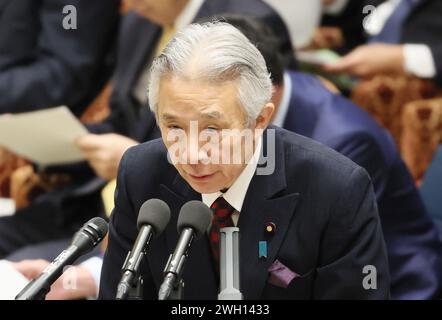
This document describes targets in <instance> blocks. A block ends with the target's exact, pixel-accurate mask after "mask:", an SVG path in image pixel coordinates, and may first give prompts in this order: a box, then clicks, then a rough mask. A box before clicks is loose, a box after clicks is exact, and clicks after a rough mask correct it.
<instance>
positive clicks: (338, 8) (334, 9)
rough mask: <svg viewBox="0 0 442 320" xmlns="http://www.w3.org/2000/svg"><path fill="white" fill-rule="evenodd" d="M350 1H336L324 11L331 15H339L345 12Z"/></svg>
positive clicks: (325, 7) (324, 8)
mask: <svg viewBox="0 0 442 320" xmlns="http://www.w3.org/2000/svg"><path fill="white" fill-rule="evenodd" d="M347 3H348V0H334V1H333V3H332V4H330V5H328V6H324V7H323V9H322V11H323V12H324V13H326V14H329V15H338V14H340V13H341V12H342V11H344V9H345V7H346V6H347Z"/></svg>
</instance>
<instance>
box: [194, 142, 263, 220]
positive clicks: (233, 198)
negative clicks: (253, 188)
mask: <svg viewBox="0 0 442 320" xmlns="http://www.w3.org/2000/svg"><path fill="white" fill-rule="evenodd" d="M261 145H262V138H261V137H260V138H259V140H258V143H257V146H256V149H255V152H254V154H253V156H252V157H251V159H250V161H249V162H248V163H247V165H246V167H245V168H244V170H243V171H242V172H241V174H240V175H239V177H238V178H237V179H236V180H235V182H234V183H233V185H232V186H231V187H230V188H229V190H227V192H226V193H224V194H223V193H222V192H221V191H218V192H214V193H203V194H201V198H202V200H203V202H204V204H205V205H206V206H208V207H210V206H211V205H212V204H213V202H215V200H216V199H218V198H219V197H221V196H222V197H224V199H226V201H227V202H228V203H229V204H230V205H231V206H232V207H233V208H235V210H236V211H238V212H241V209H242V205H243V203H244V199H245V197H246V194H247V190H248V189H249V185H250V182H251V181H252V178H253V176H254V175H255V171H256V167H257V165H258V161H259V156H260V153H261Z"/></svg>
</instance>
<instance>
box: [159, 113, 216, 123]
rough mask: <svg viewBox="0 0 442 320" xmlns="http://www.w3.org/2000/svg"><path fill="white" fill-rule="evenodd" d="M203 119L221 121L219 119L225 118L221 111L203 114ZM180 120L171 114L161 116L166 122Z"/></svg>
mask: <svg viewBox="0 0 442 320" xmlns="http://www.w3.org/2000/svg"><path fill="white" fill-rule="evenodd" d="M201 117H203V118H206V119H211V120H213V119H216V120H219V119H223V118H224V116H223V114H222V113H221V112H219V111H210V112H204V113H201ZM179 118H180V117H179V116H175V115H173V114H170V113H164V114H162V115H161V119H162V120H164V121H171V120H176V119H179Z"/></svg>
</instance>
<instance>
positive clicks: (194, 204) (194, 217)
mask: <svg viewBox="0 0 442 320" xmlns="http://www.w3.org/2000/svg"><path fill="white" fill-rule="evenodd" d="M211 221H212V211H211V210H210V209H209V207H208V206H206V205H205V204H204V203H203V202H201V201H196V200H193V201H189V202H187V203H185V204H184V205H183V207H182V208H181V210H180V215H179V217H178V233H179V234H181V232H182V231H183V229H184V228H192V229H193V231H194V232H195V234H196V237H197V238H199V237H201V236H202V235H203V234H204V232H206V230H207V228H208V227H209V225H210V222H211Z"/></svg>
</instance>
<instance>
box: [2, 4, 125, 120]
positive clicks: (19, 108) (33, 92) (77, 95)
mask: <svg viewBox="0 0 442 320" xmlns="http://www.w3.org/2000/svg"><path fill="white" fill-rule="evenodd" d="M119 4H120V1H119V0H108V1H90V0H31V1H30V0H0V114H1V113H6V112H8V113H14V112H23V111H29V110H35V109H41V108H48V107H54V106H58V105H67V106H69V107H70V108H71V110H72V111H73V112H74V113H75V114H76V115H80V114H81V113H82V112H83V111H84V109H85V108H86V107H87V105H88V104H89V103H90V102H91V101H92V100H93V98H94V97H95V95H97V93H98V92H99V90H100V89H101V87H102V86H103V84H104V83H105V81H106V80H107V79H108V78H109V76H110V69H111V67H112V61H111V59H110V58H111V56H112V54H111V53H112V52H113V46H114V43H115V33H116V30H117V27H118V22H119ZM67 5H73V6H75V7H76V9H77V29H76V30H65V29H64V28H63V19H64V18H65V16H66V15H65V14H63V8H64V7H65V6H67ZM108 58H109V59H108Z"/></svg>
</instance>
